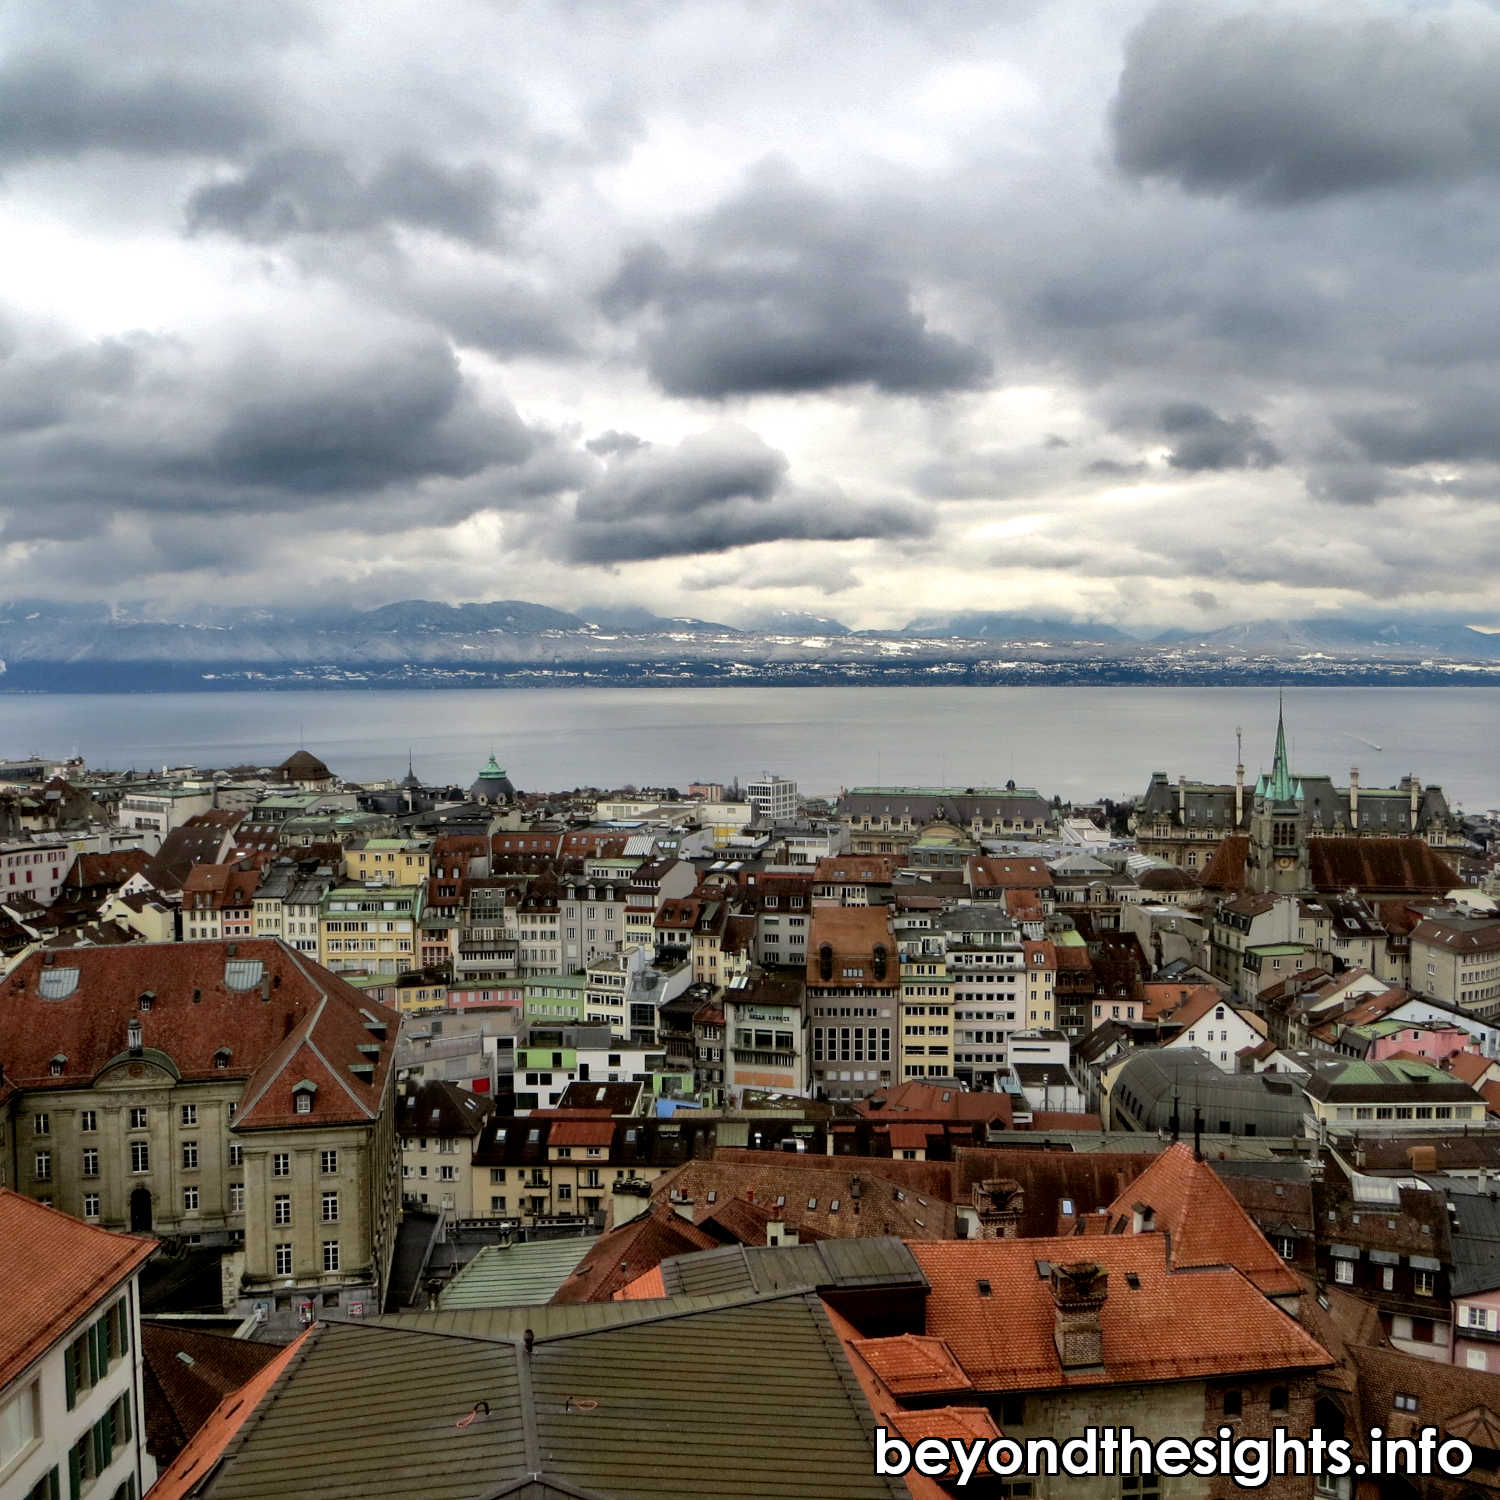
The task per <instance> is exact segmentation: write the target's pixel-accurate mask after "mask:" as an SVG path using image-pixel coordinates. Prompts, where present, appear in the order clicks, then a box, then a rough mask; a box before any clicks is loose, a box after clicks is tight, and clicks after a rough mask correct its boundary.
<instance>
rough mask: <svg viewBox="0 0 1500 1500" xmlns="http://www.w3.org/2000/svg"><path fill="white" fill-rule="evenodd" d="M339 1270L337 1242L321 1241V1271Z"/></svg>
mask: <svg viewBox="0 0 1500 1500" xmlns="http://www.w3.org/2000/svg"><path fill="white" fill-rule="evenodd" d="M338 1268H339V1242H338V1241H337V1240H324V1241H323V1269H324V1270H325V1271H337V1270H338Z"/></svg>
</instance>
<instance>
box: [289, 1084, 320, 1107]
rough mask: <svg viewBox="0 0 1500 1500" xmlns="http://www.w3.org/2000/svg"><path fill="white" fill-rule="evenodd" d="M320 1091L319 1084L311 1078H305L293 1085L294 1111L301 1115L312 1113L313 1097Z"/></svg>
mask: <svg viewBox="0 0 1500 1500" xmlns="http://www.w3.org/2000/svg"><path fill="white" fill-rule="evenodd" d="M317 1092H318V1086H317V1084H315V1083H313V1082H312V1081H311V1079H307V1078H304V1079H303V1080H302V1081H301V1083H295V1084H293V1085H292V1112H293V1113H294V1114H299V1115H310V1114H311V1113H312V1107H313V1098H314V1096H315V1095H316V1094H317Z"/></svg>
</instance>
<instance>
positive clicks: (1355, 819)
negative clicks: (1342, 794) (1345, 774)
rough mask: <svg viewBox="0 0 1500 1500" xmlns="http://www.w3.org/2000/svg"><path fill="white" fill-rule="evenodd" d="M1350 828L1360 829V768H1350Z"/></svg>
mask: <svg viewBox="0 0 1500 1500" xmlns="http://www.w3.org/2000/svg"><path fill="white" fill-rule="evenodd" d="M1349 826H1350V828H1358V827H1359V767H1358V766H1350V767H1349Z"/></svg>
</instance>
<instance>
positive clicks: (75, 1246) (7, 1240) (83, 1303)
mask: <svg viewBox="0 0 1500 1500" xmlns="http://www.w3.org/2000/svg"><path fill="white" fill-rule="evenodd" d="M155 1249H156V1241H155V1240H146V1239H138V1238H136V1237H135V1236H134V1235H127V1234H114V1233H112V1232H111V1231H110V1230H107V1229H99V1228H96V1227H95V1226H94V1225H92V1224H85V1223H83V1222H82V1220H80V1219H73V1218H69V1216H68V1215H67V1214H64V1213H59V1212H58V1211H57V1210H56V1209H53V1208H44V1207H43V1206H42V1205H41V1204H40V1203H35V1202H33V1201H32V1200H31V1199H30V1198H26V1197H23V1196H22V1195H21V1194H20V1193H17V1192H13V1191H12V1190H11V1189H9V1188H0V1286H3V1287H4V1288H5V1320H4V1323H3V1324H0V1390H4V1388H5V1387H6V1386H7V1385H8V1384H9V1383H10V1382H11V1381H12V1380H13V1379H14V1378H15V1377H16V1376H17V1375H19V1374H20V1373H21V1372H22V1371H23V1370H24V1369H25V1368H26V1367H27V1366H28V1365H29V1364H31V1362H32V1361H33V1360H34V1359H36V1358H37V1357H38V1356H39V1355H42V1354H45V1353H46V1351H47V1350H48V1349H49V1348H50V1347H51V1346H52V1345H53V1344H54V1343H56V1342H57V1340H58V1339H60V1338H62V1337H63V1336H64V1335H65V1334H66V1333H67V1332H68V1330H69V1329H70V1328H72V1326H73V1325H74V1324H75V1323H76V1322H78V1321H79V1319H81V1318H83V1317H85V1316H87V1315H88V1314H89V1313H90V1312H91V1311H92V1310H93V1309H94V1308H95V1307H97V1306H98V1305H99V1303H100V1302H102V1301H103V1300H104V1299H105V1298H106V1297H108V1296H109V1294H110V1293H111V1292H113V1291H114V1290H115V1288H116V1287H118V1286H119V1285H120V1284H121V1283H122V1282H123V1281H125V1280H126V1279H127V1278H128V1277H129V1276H131V1275H132V1274H133V1273H134V1272H135V1271H137V1270H139V1268H140V1267H141V1266H142V1265H143V1264H144V1263H145V1261H146V1260H147V1258H148V1257H149V1256H150V1255H151V1254H152V1252H153V1251H155Z"/></svg>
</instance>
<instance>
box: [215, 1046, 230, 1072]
mask: <svg viewBox="0 0 1500 1500" xmlns="http://www.w3.org/2000/svg"><path fill="white" fill-rule="evenodd" d="M230 1056H231V1054H230V1051H229V1048H228V1047H220V1048H219V1050H218V1051H217V1052H215V1053H214V1067H216V1068H227V1067H228V1066H229V1058H230Z"/></svg>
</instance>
